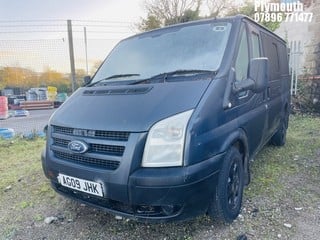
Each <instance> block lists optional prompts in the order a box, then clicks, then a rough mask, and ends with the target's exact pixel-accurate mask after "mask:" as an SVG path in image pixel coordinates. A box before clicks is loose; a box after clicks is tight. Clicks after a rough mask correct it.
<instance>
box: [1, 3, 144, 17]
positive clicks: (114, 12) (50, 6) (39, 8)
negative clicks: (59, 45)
mask: <svg viewBox="0 0 320 240" xmlns="http://www.w3.org/2000/svg"><path fill="white" fill-rule="evenodd" d="M142 5H143V0H0V20H34V19H38V20H39V19H40V20H44V19H78V20H79V19H80V20H88V19H94V20H97V19H102V20H108V21H129V20H139V18H140V17H142V16H145V15H146V14H145V13H144V10H143V7H142Z"/></svg>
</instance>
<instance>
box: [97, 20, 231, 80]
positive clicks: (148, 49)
mask: <svg viewBox="0 0 320 240" xmlns="http://www.w3.org/2000/svg"><path fill="white" fill-rule="evenodd" d="M230 29H231V23H228V22H214V23H202V24H195V25H182V26H176V27H172V28H165V29H160V30H156V31H152V32H148V33H145V34H140V35H137V36H134V37H131V38H128V39H125V40H123V41H121V42H120V43H119V44H118V45H117V46H116V47H115V48H114V49H113V50H112V52H111V53H110V54H109V56H108V57H107V58H106V60H105V62H104V63H103V65H102V66H101V67H100V69H99V70H98V72H97V73H96V75H95V77H94V79H93V81H92V83H94V82H97V81H99V80H101V79H106V78H109V77H110V76H118V75H119V76H126V77H124V78H121V77H120V78H117V79H113V78H112V81H121V80H131V79H132V80H133V79H135V80H136V79H145V78H150V77H152V76H155V75H157V74H161V73H166V72H173V71H177V70H207V71H217V70H218V69H219V66H220V64H221V61H222V58H223V55H224V51H225V48H226V45H227V41H228V38H229V34H230ZM110 80H111V79H110Z"/></svg>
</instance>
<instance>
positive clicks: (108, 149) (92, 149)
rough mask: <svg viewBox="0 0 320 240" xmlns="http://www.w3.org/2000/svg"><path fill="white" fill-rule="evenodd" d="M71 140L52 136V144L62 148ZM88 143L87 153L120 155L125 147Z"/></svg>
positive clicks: (66, 146)
mask: <svg viewBox="0 0 320 240" xmlns="http://www.w3.org/2000/svg"><path fill="white" fill-rule="evenodd" d="M70 142H71V140H66V139H61V138H53V145H55V146H58V147H63V148H66V149H67V148H68V144H69V143H70ZM88 145H89V150H88V152H89V153H102V154H107V155H113V156H122V155H123V152H124V149H125V147H124V146H116V145H103V144H88Z"/></svg>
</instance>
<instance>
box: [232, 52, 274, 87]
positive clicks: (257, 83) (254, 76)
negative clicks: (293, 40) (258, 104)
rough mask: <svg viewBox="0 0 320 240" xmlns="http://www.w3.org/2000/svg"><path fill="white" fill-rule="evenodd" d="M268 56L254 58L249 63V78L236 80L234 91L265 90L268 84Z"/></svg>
mask: <svg viewBox="0 0 320 240" xmlns="http://www.w3.org/2000/svg"><path fill="white" fill-rule="evenodd" d="M268 79H269V78H268V58H253V59H251V60H250V65H249V78H247V79H245V80H242V81H239V82H235V83H234V84H233V92H234V93H239V92H243V91H247V90H252V91H253V92H254V93H260V92H263V91H264V90H265V89H266V88H267V86H268Z"/></svg>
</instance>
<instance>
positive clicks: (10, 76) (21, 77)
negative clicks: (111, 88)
mask: <svg viewBox="0 0 320 240" xmlns="http://www.w3.org/2000/svg"><path fill="white" fill-rule="evenodd" d="M70 23H71V26H72V37H73V39H72V45H70V44H71V43H70V41H69V40H70V38H69V36H70V35H68V26H67V20H54V21H53V20H52V21H51V20H50V21H49V20H48V21H0V71H1V72H0V81H1V82H0V89H1V88H5V87H15V88H30V87H40V86H45V85H53V86H55V85H57V86H59V84H60V85H62V82H64V83H65V84H67V83H68V87H69V89H68V90H69V91H70V86H71V84H70V83H71V82H70V81H71V79H72V78H71V75H70V74H71V68H70V66H71V63H70V46H73V50H74V59H71V60H72V61H73V63H74V66H75V75H76V76H75V77H76V83H75V84H76V86H79V84H80V82H81V81H82V79H80V78H82V77H83V76H84V75H92V74H93V73H94V72H95V70H96V69H97V67H98V66H99V64H100V63H101V61H102V60H103V59H104V58H105V57H106V55H107V54H108V52H109V51H110V50H111V49H112V48H113V47H114V46H115V44H116V43H117V42H119V40H121V39H123V38H125V37H127V36H129V35H132V34H134V33H135V32H134V28H133V26H132V23H129V22H106V21H80V20H72V21H70ZM69 30H70V29H69ZM61 78H63V80H64V81H62V79H61Z"/></svg>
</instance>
